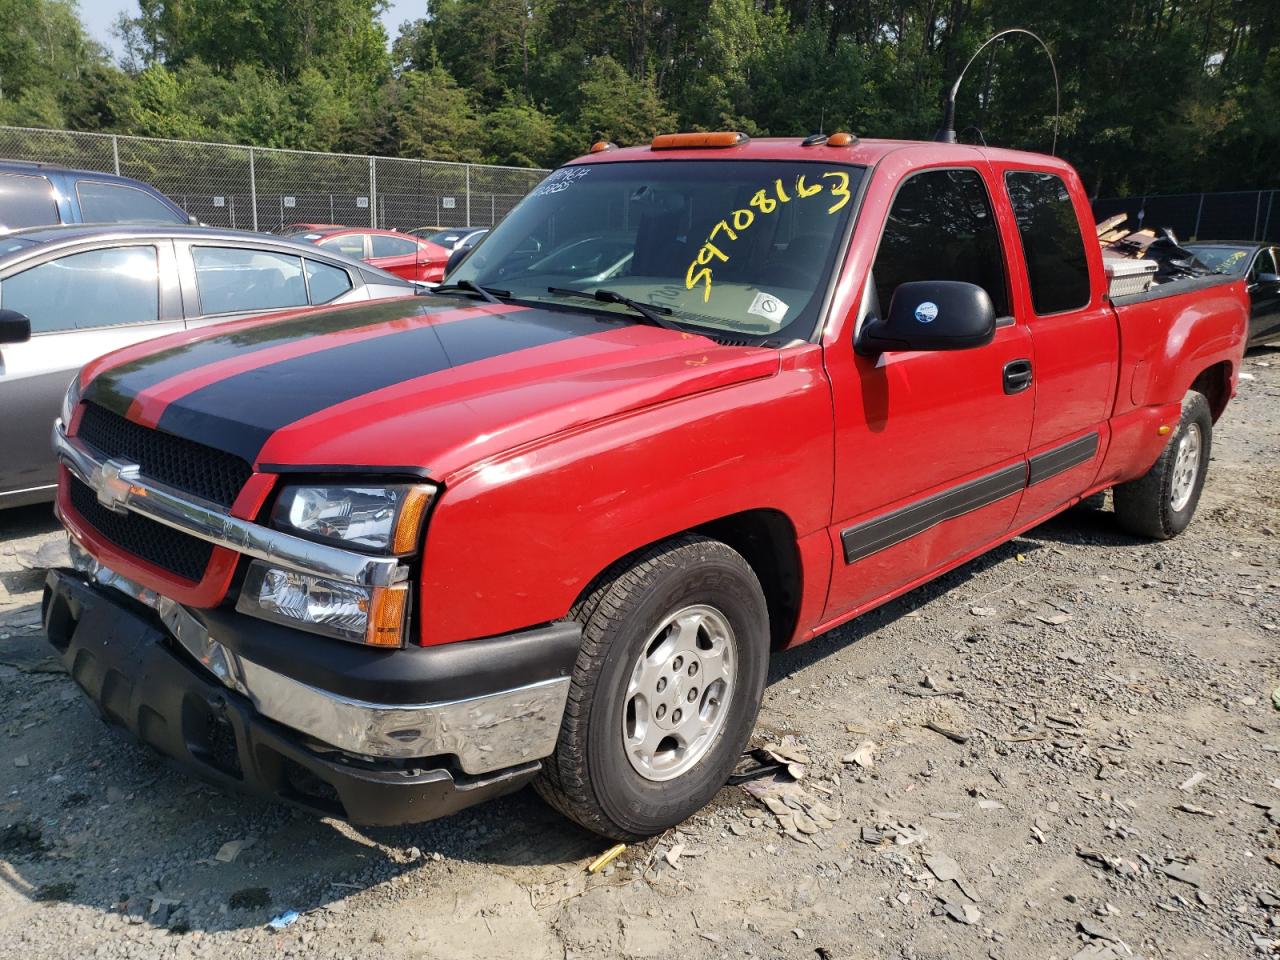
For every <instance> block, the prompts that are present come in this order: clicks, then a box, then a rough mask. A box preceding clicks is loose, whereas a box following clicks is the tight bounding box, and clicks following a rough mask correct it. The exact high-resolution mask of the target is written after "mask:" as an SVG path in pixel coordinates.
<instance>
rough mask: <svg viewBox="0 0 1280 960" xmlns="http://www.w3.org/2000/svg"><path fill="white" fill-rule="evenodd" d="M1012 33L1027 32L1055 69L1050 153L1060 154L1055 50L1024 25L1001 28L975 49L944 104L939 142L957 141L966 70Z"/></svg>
mask: <svg viewBox="0 0 1280 960" xmlns="http://www.w3.org/2000/svg"><path fill="white" fill-rule="evenodd" d="M1012 33H1022V34H1026V35H1027V36H1028V37H1030V38H1031V39H1032V40H1034V41H1035V42H1036V43H1038V44H1040V47H1041V49H1043V50H1044V54H1045V56H1046V57H1048V58H1049V69H1050V70H1052V71H1053V146H1052V147H1051V148H1050V150H1049V153H1050V154H1051V155H1053V156H1057V154H1058V124H1059V122H1060V121H1061V118H1062V88H1061V87H1060V86H1059V85H1058V67H1057V64H1055V63H1054V62H1053V52H1052V51H1051V50H1050V49H1049V45H1048V44H1047V43H1045V42H1044V41H1043V40H1041V39H1040V38H1039V37H1038V36H1036V35H1035V34H1034V33H1032V32H1031V31H1030V30H1026V29H1024V28H1022V27H1010V28H1009V29H1008V30H1001V31H1000V32H999V33H997V34H995V35H993V36H991V37H990V38H988V39H987V40H986V41H985V42H984V43H983V44H982V46H980V47H979V48H978V49H977V50H975V51H974V54H973V56H972V57H970V58H969V62H968V63H966V64H965V65H964V70H961V71H960V76H958V77H956V82H955V83H953V84H952V85H951V92H950V93H948V94H947V99H946V101H945V102H944V103H943V106H942V126H941V127H939V128H938V132H937V133H935V134H934V135H933V139H934V141H935V142H937V143H955V142H956V94H958V93H959V92H960V81H962V80H963V79H964V75H965V73H966V71H968V69H969V68H970V67H972V66H973V62H974V61H975V60H977V59H978V56H979V55H980V54H981V53H982V51H983V50H985V49H987V47H989V46H991V44H993V43H995V42H996V41H997V40H999V39H1001V38H1002V37H1007V36H1009V35H1010V34H1012Z"/></svg>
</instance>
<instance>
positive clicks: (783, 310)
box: [747, 292, 788, 327]
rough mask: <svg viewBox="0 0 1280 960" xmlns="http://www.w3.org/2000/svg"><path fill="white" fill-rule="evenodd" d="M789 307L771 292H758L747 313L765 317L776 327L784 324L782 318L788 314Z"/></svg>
mask: <svg viewBox="0 0 1280 960" xmlns="http://www.w3.org/2000/svg"><path fill="white" fill-rule="evenodd" d="M787 310H788V307H787V305H786V304H785V303H783V302H782V301H781V300H779V299H778V298H777V297H775V296H774V295H773V294H771V293H763V292H761V293H757V294H756V298H755V299H754V300H752V301H751V306H750V307H748V308H747V313H750V314H753V315H755V316H757V317H764V319H766V320H768V321H769V322H770V323H772V324H773V325H774V326H775V327H780V326H782V318H783V317H785V316H786V315H787Z"/></svg>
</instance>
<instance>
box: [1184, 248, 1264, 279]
mask: <svg viewBox="0 0 1280 960" xmlns="http://www.w3.org/2000/svg"><path fill="white" fill-rule="evenodd" d="M1187 249H1188V250H1190V251H1191V252H1192V253H1194V254H1195V255H1196V259H1197V260H1199V261H1200V262H1201V263H1203V264H1204V265H1205V266H1206V267H1208V268H1209V269H1210V270H1212V271H1213V272H1214V273H1227V274H1242V273H1244V272H1245V270H1246V269H1248V267H1249V251H1250V249H1252V248H1250V247H1231V246H1226V245H1225V244H1224V245H1222V246H1218V245H1215V244H1206V245H1204V246H1201V245H1200V244H1198V243H1189V244H1187Z"/></svg>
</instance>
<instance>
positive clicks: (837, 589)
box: [826, 159, 1035, 621]
mask: <svg viewBox="0 0 1280 960" xmlns="http://www.w3.org/2000/svg"><path fill="white" fill-rule="evenodd" d="M986 171H987V167H986V164H985V163H984V162H982V161H981V160H978V159H975V162H974V165H973V166H972V167H961V168H948V169H930V170H925V171H921V172H912V173H909V174H907V175H906V177H905V179H902V180H901V181H899V182H897V183H894V182H893V181H892V179H891V176H886V177H883V178H877V179H878V181H879V183H878V184H876V185H875V186H874V187H873V189H875V188H878V189H879V190H881V191H885V192H888V193H890V194H891V199H889V198H885V199H882V200H881V201H880V203H876V198H875V197H873V196H869V197H868V200H867V203H866V207H865V209H867V210H868V211H869V210H871V209H875V208H877V207H878V208H879V209H884V205H887V206H888V208H889V209H888V216H887V218H886V219H885V220H884V223H883V227H882V232H881V236H880V242H879V246H878V249H877V251H876V255H875V259H874V261H873V265H872V270H871V274H870V276H869V277H868V278H867V282H866V286H865V289H864V296H863V298H862V302H861V305H860V307H859V308H858V309H859V313H860V316H859V318H858V319H859V321H860V323H861V322H865V321H866V318H867V317H869V316H873V315H874V316H884V315H885V311H887V310H888V308H889V301H890V299H891V298H892V296H893V292H894V290H895V289H896V288H897V287H898V285H900V284H902V283H905V282H908V281H919V280H960V281H965V282H969V283H974V284H977V285H978V286H980V287H982V288H983V289H985V290H986V291H987V293H988V295H989V296H990V297H991V301H992V304H993V305H994V307H995V311H996V316H997V318H998V319H997V325H996V331H995V337H994V339H993V341H992V342H991V343H988V344H986V345H985V346H981V347H976V348H972V349H967V350H949V351H914V352H906V351H890V352H887V353H882V354H880V355H879V356H875V357H863V356H858V355H857V354H856V353H855V352H854V349H853V337H852V336H845V337H842V339H841V341H840V342H838V343H835V344H831V345H829V347H828V350H827V367H828V371H829V373H830V377H831V386H832V390H833V400H834V405H835V417H836V438H835V439H836V449H835V457H836V461H835V465H836V476H835V491H834V493H835V496H834V506H833V511H832V516H833V520H834V522H833V525H832V528H831V534H832V540H833V543H832V547H833V557H832V569H833V572H832V579H831V590H830V593H829V596H828V605H827V612H826V617H827V619H828V620H829V621H835V620H839V619H845V618H847V617H848V616H850V615H852V614H855V613H858V612H860V611H861V610H862V609H865V608H866V607H867V606H869V605H871V604H873V603H874V602H878V601H879V600H880V599H883V598H884V597H885V596H886V595H888V594H890V593H893V592H895V591H898V590H900V589H902V588H905V587H908V586H910V585H913V584H914V583H916V582H920V581H922V580H923V579H925V578H927V577H928V576H930V575H932V574H934V573H936V572H938V571H939V570H941V569H943V568H945V567H946V566H948V565H951V564H954V563H955V562H956V561H958V560H960V559H961V558H963V557H965V556H966V555H968V554H971V553H973V552H975V551H977V550H979V549H980V548H982V547H985V546H986V545H988V544H989V543H991V542H992V541H993V540H995V539H997V538H999V537H1000V536H1002V535H1003V534H1005V533H1006V532H1007V531H1008V529H1009V526H1010V524H1011V523H1012V521H1013V518H1014V515H1015V512H1016V511H1017V508H1018V503H1019V500H1020V498H1021V496H1022V490H1023V488H1024V486H1025V483H1026V451H1027V443H1028V441H1029V438H1030V434H1031V420H1032V411H1033V407H1034V397H1035V387H1034V383H1033V382H1032V381H1031V379H1030V376H1029V369H1030V367H1029V360H1030V357H1031V345H1030V338H1029V336H1028V333H1027V330H1026V328H1025V326H1024V325H1023V324H1021V323H1020V322H1019V321H1018V320H1016V319H1015V318H1014V316H1013V311H1012V310H1011V308H1010V297H1011V290H1010V285H1009V282H1008V277H1007V274H1006V269H1005V265H1006V264H1007V262H1008V260H1007V258H1006V255H1005V251H1006V250H1007V249H1008V248H1009V243H1010V239H1011V232H1010V231H1011V223H1009V222H1008V218H1007V216H1006V214H1005V213H1004V212H1003V211H1002V213H1001V217H1000V219H999V220H998V219H997V216H996V208H995V207H994V206H993V204H992V199H991V190H990V189H989V186H988V184H989V182H990V181H989V179H988V178H987V177H984V175H983V174H984V172H986ZM922 322H924V321H922ZM860 323H859V325H858V326H859V328H860ZM852 326H853V325H849V327H852ZM1024 365H1025V367H1024ZM1024 369H1025V370H1026V371H1027V373H1028V376H1026V377H1022V376H1020V374H1019V371H1022V370H1024Z"/></svg>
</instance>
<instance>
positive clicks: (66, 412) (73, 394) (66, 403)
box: [61, 373, 80, 429]
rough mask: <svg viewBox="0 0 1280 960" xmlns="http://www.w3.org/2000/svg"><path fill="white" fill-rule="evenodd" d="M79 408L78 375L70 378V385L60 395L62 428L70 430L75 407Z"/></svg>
mask: <svg viewBox="0 0 1280 960" xmlns="http://www.w3.org/2000/svg"><path fill="white" fill-rule="evenodd" d="M78 406H80V374H78V373H77V374H76V375H75V376H74V377H72V378H71V383H70V385H69V386H68V387H67V392H66V393H64V394H63V395H62V412H61V415H62V426H63V427H65V428H67V429H70V427H71V417H72V415H73V414H74V413H75V412H76V407H78Z"/></svg>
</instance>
